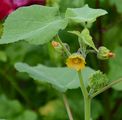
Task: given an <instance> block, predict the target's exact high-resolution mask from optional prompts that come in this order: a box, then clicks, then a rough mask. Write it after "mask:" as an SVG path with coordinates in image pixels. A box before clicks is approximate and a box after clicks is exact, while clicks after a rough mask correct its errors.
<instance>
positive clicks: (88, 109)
mask: <svg viewBox="0 0 122 120" xmlns="http://www.w3.org/2000/svg"><path fill="white" fill-rule="evenodd" d="M78 76H79V80H80V87H81V91H82V93H83V97H84V103H85V107H84V112H85V120H90V117H91V99H90V97H89V95H88V91H87V89H86V87H85V85H84V82H83V78H82V74H81V71H78Z"/></svg>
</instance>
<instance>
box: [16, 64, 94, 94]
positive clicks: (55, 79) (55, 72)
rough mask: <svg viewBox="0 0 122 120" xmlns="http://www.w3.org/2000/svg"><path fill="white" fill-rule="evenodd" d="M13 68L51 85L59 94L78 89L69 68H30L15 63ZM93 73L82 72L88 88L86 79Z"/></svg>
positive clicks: (88, 69) (73, 73)
mask: <svg viewBox="0 0 122 120" xmlns="http://www.w3.org/2000/svg"><path fill="white" fill-rule="evenodd" d="M15 68H16V69H17V70H18V71H19V72H26V73H28V74H29V76H30V77H32V78H33V79H35V80H38V81H43V82H46V83H50V84H52V85H53V86H54V87H55V88H57V89H58V90H59V91H61V92H65V91H66V90H68V89H76V88H78V87H80V83H79V79H78V75H77V72H76V71H74V70H72V69H69V68H65V67H63V68H55V67H46V66H43V65H38V66H35V67H31V66H29V65H27V64H25V63H17V64H15ZM93 72H94V70H92V69H91V68H88V67H86V68H85V69H84V70H83V72H82V74H83V79H84V83H85V85H86V86H88V77H89V75H90V74H91V73H93Z"/></svg>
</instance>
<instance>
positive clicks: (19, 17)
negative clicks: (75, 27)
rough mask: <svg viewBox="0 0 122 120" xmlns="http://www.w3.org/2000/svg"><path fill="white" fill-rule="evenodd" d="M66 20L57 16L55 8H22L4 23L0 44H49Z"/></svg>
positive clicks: (37, 6)
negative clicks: (24, 42)
mask: <svg viewBox="0 0 122 120" xmlns="http://www.w3.org/2000/svg"><path fill="white" fill-rule="evenodd" d="M66 25H67V20H66V19H62V18H60V16H59V10H58V8H57V7H46V6H40V5H33V6H29V7H22V8H20V9H17V10H16V11H15V12H13V13H12V14H11V15H10V16H8V18H7V19H6V21H5V24H4V32H3V36H2V38H1V40H0V44H6V43H12V42H16V41H19V40H26V41H28V42H29V43H32V44H37V45H38V44H44V43H47V42H49V41H50V40H51V39H52V38H53V37H54V36H55V35H56V34H57V33H58V31H59V30H60V29H64V28H65V27H66Z"/></svg>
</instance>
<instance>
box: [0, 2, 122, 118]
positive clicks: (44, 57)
mask: <svg viewBox="0 0 122 120" xmlns="http://www.w3.org/2000/svg"><path fill="white" fill-rule="evenodd" d="M84 4H88V5H89V6H90V7H93V8H103V9H105V10H107V11H108V13H109V14H108V15H106V16H105V17H104V18H99V19H98V20H97V22H96V23H95V24H93V25H92V28H91V35H92V36H93V38H94V42H95V44H96V46H97V47H98V46H102V45H105V46H106V47H108V48H109V49H110V50H112V51H115V53H116V57H115V58H114V59H111V60H110V61H106V62H101V61H98V60H97V58H96V55H94V54H92V55H88V59H87V65H89V66H91V67H92V68H93V69H96V70H97V69H101V70H102V71H103V72H106V73H108V76H109V78H110V80H115V79H118V78H120V77H122V72H121V71H122V34H121V33H122V29H121V27H122V5H121V4H122V0H72V1H71V0H60V1H58V5H59V7H60V11H61V12H62V15H63V13H64V11H65V10H66V8H67V7H72V8H73V7H80V6H83V5H84ZM74 26H75V25H73V26H70V28H74ZM75 27H76V29H78V30H79V29H82V28H80V27H79V26H75ZM68 29H69V28H67V30H68ZM1 33H2V23H0V34H1ZM60 36H61V38H62V40H63V41H64V42H66V43H68V44H69V45H70V46H71V48H72V49H71V51H72V52H74V51H76V48H78V44H77V43H76V41H75V39H76V36H75V35H72V34H70V33H68V32H66V31H61V32H60ZM56 54H57V53H55V51H54V49H53V48H52V47H51V46H50V44H45V45H44V46H41V45H40V46H36V45H35V46H32V45H29V44H27V43H26V42H19V43H14V44H7V45H0V119H10V120H68V116H67V113H66V110H65V107H64V103H63V99H62V94H61V93H59V92H57V91H55V90H54V89H53V88H52V87H51V86H50V85H48V84H44V83H38V82H37V81H33V80H32V79H31V78H29V77H28V76H27V75H26V74H22V73H18V72H17V71H16V70H15V69H14V64H15V63H16V62H26V63H28V64H29V65H37V64H44V65H48V66H64V65H65V63H64V61H63V59H65V56H64V55H62V56H61V57H63V59H60V58H58V57H56ZM57 61H58V62H57ZM121 90H122V84H121V83H120V84H119V85H116V86H114V87H113V88H111V89H109V90H108V91H107V92H105V93H103V94H101V95H99V96H98V97H96V99H95V100H94V101H93V103H92V106H93V107H92V109H93V113H92V116H93V120H115V119H116V120H122V115H121V111H122V93H121ZM66 95H67V98H68V101H69V104H70V106H71V110H72V112H73V116H74V120H79V119H83V100H82V99H83V98H82V94H81V92H80V89H76V90H68V91H67V92H66Z"/></svg>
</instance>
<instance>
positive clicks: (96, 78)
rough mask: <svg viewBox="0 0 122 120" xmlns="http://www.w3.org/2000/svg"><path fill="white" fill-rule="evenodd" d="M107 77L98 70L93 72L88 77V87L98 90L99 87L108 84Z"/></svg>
mask: <svg viewBox="0 0 122 120" xmlns="http://www.w3.org/2000/svg"><path fill="white" fill-rule="evenodd" d="M108 81H109V80H108V78H107V76H106V75H105V74H103V73H102V72H101V71H100V70H98V71H96V72H95V73H93V74H92V75H91V77H90V82H89V87H90V89H91V90H94V92H96V91H98V90H99V89H101V88H103V87H104V86H106V85H107V84H108Z"/></svg>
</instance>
